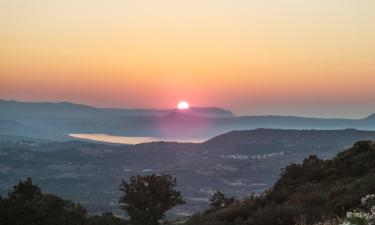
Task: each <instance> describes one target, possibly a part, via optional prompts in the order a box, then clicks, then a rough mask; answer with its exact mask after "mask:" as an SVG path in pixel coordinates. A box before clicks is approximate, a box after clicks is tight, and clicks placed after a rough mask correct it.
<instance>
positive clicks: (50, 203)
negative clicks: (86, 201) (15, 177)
mask: <svg viewBox="0 0 375 225" xmlns="http://www.w3.org/2000/svg"><path fill="white" fill-rule="evenodd" d="M85 220H86V210H85V209H84V208H83V207H82V206H81V205H79V204H75V203H73V202H71V201H68V200H64V199H61V198H59V197H57V196H55V195H51V194H43V193H42V191H41V190H40V188H39V187H38V186H37V185H34V184H33V182H32V180H31V178H27V179H26V180H25V181H21V182H19V183H18V184H17V185H15V186H14V187H13V190H12V191H11V192H9V194H8V197H7V198H0V224H2V225H3V224H4V225H26V224H27V225H45V224H48V225H66V224H69V225H83V224H85Z"/></svg>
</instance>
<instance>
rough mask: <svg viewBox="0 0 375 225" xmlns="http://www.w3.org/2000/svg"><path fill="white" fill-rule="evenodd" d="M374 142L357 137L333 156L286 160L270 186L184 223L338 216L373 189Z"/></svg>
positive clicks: (269, 224) (253, 224)
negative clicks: (286, 162)
mask: <svg viewBox="0 0 375 225" xmlns="http://www.w3.org/2000/svg"><path fill="white" fill-rule="evenodd" d="M374 168H375V143H374V142H371V141H361V142H357V143H356V144H354V146H353V147H352V148H350V149H348V150H346V151H343V152H340V153H339V154H337V156H336V157H334V158H333V159H328V160H322V159H319V158H318V157H316V156H315V155H311V156H309V157H308V158H306V159H305V160H304V161H303V162H302V163H300V164H295V163H292V164H290V165H288V166H287V167H286V168H284V169H283V170H282V173H281V175H280V177H279V179H278V180H277V181H276V183H275V184H274V185H273V187H272V188H270V189H269V190H267V191H266V192H264V194H262V195H260V196H251V197H249V198H247V199H245V200H241V201H239V202H237V203H235V204H233V205H231V206H229V207H223V208H221V209H217V210H208V211H206V212H205V213H202V214H198V215H195V216H194V217H192V218H191V219H190V220H189V221H188V223H187V224H188V225H196V224H200V225H209V224H215V225H224V224H225V225H229V224H236V225H241V224H247V225H291V224H296V219H298V218H301V216H302V217H303V218H304V219H306V221H307V224H314V223H316V222H319V221H321V220H322V219H323V218H329V217H336V216H343V215H344V214H345V212H346V211H347V210H350V209H353V208H355V207H358V206H360V199H361V198H362V197H363V196H365V195H366V194H368V193H374V192H375V170H374Z"/></svg>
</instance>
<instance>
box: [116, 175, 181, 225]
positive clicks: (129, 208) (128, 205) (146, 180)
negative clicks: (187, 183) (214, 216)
mask: <svg viewBox="0 0 375 225" xmlns="http://www.w3.org/2000/svg"><path fill="white" fill-rule="evenodd" d="M176 184H177V181H176V178H173V177H172V176H170V175H160V176H158V175H146V176H140V175H138V176H132V177H131V178H130V180H129V181H128V182H125V181H124V180H123V181H122V182H121V185H120V191H122V192H123V193H124V195H123V196H122V197H120V201H119V203H120V207H121V209H123V210H125V211H126V212H127V214H128V215H129V217H130V220H131V222H132V223H134V224H136V225H157V224H158V221H159V220H161V219H163V218H164V213H165V212H166V211H167V210H169V209H171V208H173V207H174V206H176V205H180V204H184V203H185V202H184V200H183V198H182V195H181V192H179V191H177V190H175V187H176Z"/></svg>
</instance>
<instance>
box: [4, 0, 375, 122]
mask: <svg viewBox="0 0 375 225" xmlns="http://www.w3.org/2000/svg"><path fill="white" fill-rule="evenodd" d="M0 27H1V29H0V39H1V40H0V98H4V99H17V100H28V101H45V100H48V101H50V100H51V101H73V102H79V103H86V104H92V105H97V106H112V107H114V106H116V107H142V108H150V107H156V108H166V107H167V108H170V107H174V106H175V104H176V102H177V101H179V100H180V99H185V100H187V101H189V102H190V104H191V105H193V106H194V105H196V106H218V107H225V108H228V109H231V110H233V111H234V112H235V113H236V114H240V115H243V114H283V115H286V114H294V115H312V116H329V117H330V116H347V117H361V116H365V115H366V114H369V113H373V112H375V104H373V103H374V101H375V89H374V84H375V44H374V40H375V1H373V0H314V1H300V0H285V1H280V0H254V1H247V0H237V1H233V0H231V1H230V0H226V1H224V0H199V1H198V0H197V1H194V0H179V1H176V0H160V1H154V0H137V1H126V0H64V1H58V0H33V1H25V0H0Z"/></svg>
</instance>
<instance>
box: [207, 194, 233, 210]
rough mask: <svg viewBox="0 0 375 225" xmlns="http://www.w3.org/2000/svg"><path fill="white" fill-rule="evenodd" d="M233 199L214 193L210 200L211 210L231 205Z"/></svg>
mask: <svg viewBox="0 0 375 225" xmlns="http://www.w3.org/2000/svg"><path fill="white" fill-rule="evenodd" d="M234 201H235V199H234V198H227V197H225V194H224V193H223V192H221V191H216V192H215V193H214V194H213V195H212V196H211V198H210V202H211V203H210V205H211V208H220V207H225V206H228V205H231V204H233V203H234Z"/></svg>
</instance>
